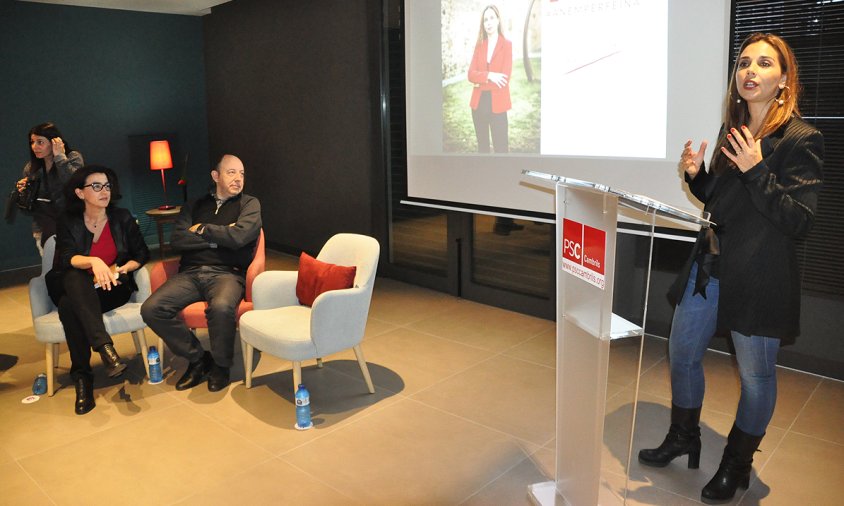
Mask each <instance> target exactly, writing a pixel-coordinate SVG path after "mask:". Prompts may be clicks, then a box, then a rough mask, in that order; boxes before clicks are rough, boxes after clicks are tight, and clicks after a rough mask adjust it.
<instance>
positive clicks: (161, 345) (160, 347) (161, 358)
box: [158, 337, 164, 369]
mask: <svg viewBox="0 0 844 506" xmlns="http://www.w3.org/2000/svg"><path fill="white" fill-rule="evenodd" d="M158 363H159V364H161V368H162V369H164V339H161V338H160V337H159V338H158Z"/></svg>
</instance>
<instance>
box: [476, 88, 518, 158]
mask: <svg viewBox="0 0 844 506" xmlns="http://www.w3.org/2000/svg"><path fill="white" fill-rule="evenodd" d="M472 121H473V122H474V123H475V136H476V137H477V139H478V153H489V137H490V133H491V134H492V147H493V148H494V149H495V152H496V153H508V152H509V151H510V137H509V135H510V134H509V132H508V129H509V124H508V122H507V111H504V112H502V113H498V114H495V113H494V112H492V94H491V93H490V92H488V91H484V92H481V100H480V102H478V108H477V109H473V110H472Z"/></svg>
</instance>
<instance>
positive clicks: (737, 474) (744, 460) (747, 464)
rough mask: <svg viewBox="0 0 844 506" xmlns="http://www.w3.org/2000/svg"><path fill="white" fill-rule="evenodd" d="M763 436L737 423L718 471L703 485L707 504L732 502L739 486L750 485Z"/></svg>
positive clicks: (732, 430) (703, 496) (728, 437)
mask: <svg viewBox="0 0 844 506" xmlns="http://www.w3.org/2000/svg"><path fill="white" fill-rule="evenodd" d="M764 436H765V435H764V434H762V435H761V436H751V435H750V434H748V433H746V432H744V431H742V430H741V429H739V428H738V427H736V425H735V424H733V428H732V429H731V430H730V435H729V436H727V447H726V448H724V456H723V457H721V465H720V466H718V472H716V473H715V476H713V477H712V479H711V480H709V483H707V484H706V486H705V487H703V490H702V491H701V493H700V499H701V500H702V501H703V502H705V503H706V504H722V503H726V502H730V501H732V499H733V496H735V495H736V489H738V488H739V487H741V488H744V489H746V488H747V487H748V486H750V470H751V469H752V468H753V454H754V453H755V452H756V449H757V448H759V443H761V442H762V438H763V437H764Z"/></svg>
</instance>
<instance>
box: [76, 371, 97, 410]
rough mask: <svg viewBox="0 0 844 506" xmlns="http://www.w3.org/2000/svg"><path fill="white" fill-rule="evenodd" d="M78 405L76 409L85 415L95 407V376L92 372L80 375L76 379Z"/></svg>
mask: <svg viewBox="0 0 844 506" xmlns="http://www.w3.org/2000/svg"><path fill="white" fill-rule="evenodd" d="M75 383H76V385H75V386H76V405H75V407H74V411H76V414H77V415H84V414H85V413H87V412H89V411H91V410H92V409H94V406H96V404H95V403H94V377H93V376H91V375H90V374H82V375H79V376H78V377H77V378H76V380H75Z"/></svg>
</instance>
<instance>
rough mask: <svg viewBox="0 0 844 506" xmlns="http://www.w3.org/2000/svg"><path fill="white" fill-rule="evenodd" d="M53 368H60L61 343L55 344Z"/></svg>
mask: <svg viewBox="0 0 844 506" xmlns="http://www.w3.org/2000/svg"><path fill="white" fill-rule="evenodd" d="M52 350H53V368H54V369H58V368H59V343H53V348H52Z"/></svg>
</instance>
